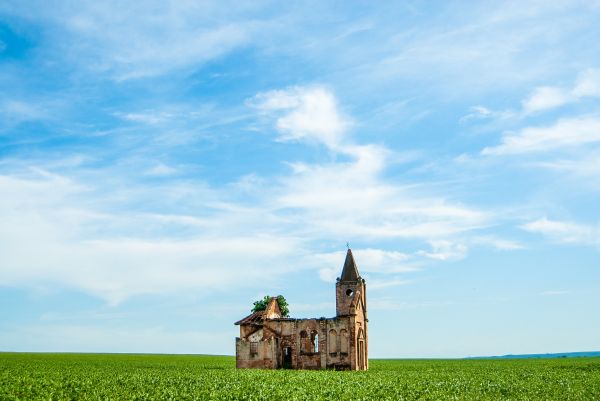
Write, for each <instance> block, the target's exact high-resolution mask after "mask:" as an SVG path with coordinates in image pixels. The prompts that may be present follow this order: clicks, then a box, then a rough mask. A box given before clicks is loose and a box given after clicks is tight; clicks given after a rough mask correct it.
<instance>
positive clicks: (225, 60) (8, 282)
mask: <svg viewBox="0 0 600 401" xmlns="http://www.w3.org/2000/svg"><path fill="white" fill-rule="evenodd" d="M598 20H600V3H599V2H597V1H585V2H583V1H582V2H573V1H554V2H547V1H539V2H535V1H529V2H522V1H518V2H517V1H514V2H503V3H502V4H498V2H446V1H445V2H421V1H412V2H408V1H407V2H396V3H392V2H389V3H377V4H375V3H371V2H349V3H348V2H342V3H334V2H331V3H330V2H301V3H294V4H284V3H281V2H268V1H267V2H248V3H245V4H244V3H242V4H240V3H239V2H232V3H228V2H223V1H218V2H208V1H207V2H186V1H176V2H164V1H156V2H154V1H146V2H138V3H128V4H124V3H123V2H118V1H103V2H97V1H79V2H70V1H60V0H59V1H55V2H52V4H50V3H48V2H45V1H33V0H31V1H10V0H9V1H4V2H2V4H0V194H1V196H0V305H2V307H1V308H0V349H1V350H4V351H89V352H167V353H217V354H232V353H234V337H235V336H236V333H237V330H236V327H235V326H233V322H235V321H236V320H238V319H239V318H241V317H243V316H245V315H246V314H247V313H248V312H249V309H250V307H251V306H252V302H253V301H254V300H256V299H258V298H259V297H262V296H263V295H264V294H273V295H276V294H283V295H284V296H286V298H287V299H288V301H289V303H290V309H291V313H292V315H293V316H297V317H311V316H317V317H318V316H332V315H333V314H334V313H335V300H334V282H335V277H336V275H337V274H339V272H340V271H341V267H342V264H343V260H344V252H345V244H346V241H349V242H350V245H351V247H352V248H353V250H354V253H355V256H356V259H357V263H358V265H359V269H360V271H361V273H362V275H363V276H364V277H365V278H366V280H367V286H368V287H367V288H368V308H369V318H370V354H371V356H372V357H460V356H468V355H497V354H506V353H540V352H565V351H585V350H598V349H600V319H598V317H597V314H598V310H599V309H600V295H599V294H600V263H599V261H600V213H599V212H600V202H599V201H600V112H599V106H600V42H599V41H598V38H600V27H599V26H598V24H597V21H598Z"/></svg>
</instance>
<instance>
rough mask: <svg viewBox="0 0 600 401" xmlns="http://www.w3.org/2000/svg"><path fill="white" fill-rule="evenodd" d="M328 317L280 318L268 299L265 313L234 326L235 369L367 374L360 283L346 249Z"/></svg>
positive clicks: (364, 305) (363, 289)
mask: <svg viewBox="0 0 600 401" xmlns="http://www.w3.org/2000/svg"><path fill="white" fill-rule="evenodd" d="M335 305H336V307H335V309H336V311H335V312H336V314H335V317H333V318H314V319H294V318H287V317H283V316H282V313H281V310H280V309H279V305H278V303H277V299H276V298H275V297H272V298H271V299H270V301H269V303H268V305H267V308H266V309H265V310H261V311H258V312H254V313H252V314H250V315H248V316H246V317H245V318H243V319H242V320H240V321H238V322H236V323H235V324H236V325H239V326H240V336H239V337H237V338H236V341H235V355H236V367H237V368H262V369H280V368H287V369H338V370H367V369H368V368H369V359H368V355H369V354H368V349H369V347H368V335H367V333H368V330H367V322H368V319H367V294H366V284H365V280H364V279H362V278H361V277H360V274H359V273H358V267H357V266H356V262H355V261H354V256H353V255H352V250H351V249H348V252H347V253H346V260H345V261H344V267H343V269H342V274H341V276H340V277H339V278H338V279H337V282H336V284H335Z"/></svg>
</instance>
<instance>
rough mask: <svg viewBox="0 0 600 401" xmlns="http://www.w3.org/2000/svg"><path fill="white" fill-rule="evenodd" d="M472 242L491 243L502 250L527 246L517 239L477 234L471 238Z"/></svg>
mask: <svg viewBox="0 0 600 401" xmlns="http://www.w3.org/2000/svg"><path fill="white" fill-rule="evenodd" d="M471 243H473V244H478V245H489V246H492V247H493V248H495V249H498V250H501V251H514V250H517V249H524V248H525V246H524V245H523V244H520V243H518V242H516V241H511V240H507V239H503V238H497V237H495V236H476V237H473V238H472V239H471Z"/></svg>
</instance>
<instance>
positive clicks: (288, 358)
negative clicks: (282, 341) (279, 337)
mask: <svg viewBox="0 0 600 401" xmlns="http://www.w3.org/2000/svg"><path fill="white" fill-rule="evenodd" d="M282 351H283V352H282V354H283V363H282V365H281V367H282V368H284V369H291V368H292V347H283V350H282Z"/></svg>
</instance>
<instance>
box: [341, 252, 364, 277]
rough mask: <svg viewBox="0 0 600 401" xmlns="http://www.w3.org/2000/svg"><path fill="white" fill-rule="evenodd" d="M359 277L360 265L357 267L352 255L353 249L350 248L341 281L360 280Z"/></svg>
mask: <svg viewBox="0 0 600 401" xmlns="http://www.w3.org/2000/svg"><path fill="white" fill-rule="evenodd" d="M359 279H360V275H359V274H358V267H356V262H355V261H354V256H352V249H350V248H348V252H347V253H346V260H345V261H344V268H343V269H342V276H341V277H340V281H358V280H359Z"/></svg>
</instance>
